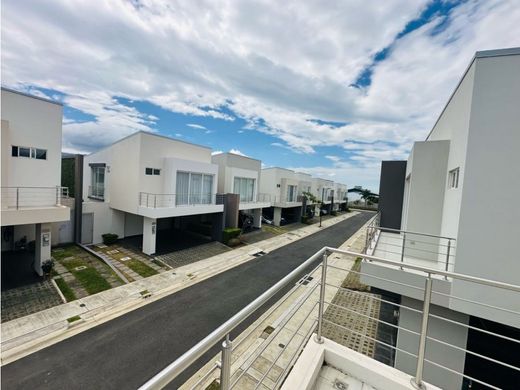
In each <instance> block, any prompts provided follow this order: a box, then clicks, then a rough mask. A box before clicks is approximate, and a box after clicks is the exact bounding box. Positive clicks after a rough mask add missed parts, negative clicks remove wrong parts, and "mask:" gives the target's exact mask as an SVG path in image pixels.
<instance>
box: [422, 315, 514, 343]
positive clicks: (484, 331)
mask: <svg viewBox="0 0 520 390" xmlns="http://www.w3.org/2000/svg"><path fill="white" fill-rule="evenodd" d="M430 317H433V318H437V319H439V320H444V321H447V322H450V323H452V324H456V325H460V326H463V327H466V328H468V329H472V330H476V331H479V332H482V333H485V334H488V335H490V336H495V337H498V338H501V339H504V340H507V341H511V342H513V343H517V344H520V340H517V339H514V338H512V337H508V336H504V335H502V334H498V333H494V332H491V331H489V330H486V329H482V328H478V327H476V326H472V325H468V324H463V323H462V322H458V321H455V320H451V319H449V318H445V317H441V316H438V315H435V314H431V313H430Z"/></svg>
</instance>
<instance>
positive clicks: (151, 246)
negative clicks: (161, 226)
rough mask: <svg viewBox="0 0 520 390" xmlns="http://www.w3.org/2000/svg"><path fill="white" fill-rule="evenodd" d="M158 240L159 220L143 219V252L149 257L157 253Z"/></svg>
mask: <svg viewBox="0 0 520 390" xmlns="http://www.w3.org/2000/svg"><path fill="white" fill-rule="evenodd" d="M156 238H157V220H156V219H155V218H148V217H143V252H144V253H146V254H147V255H153V254H154V253H155V241H156Z"/></svg>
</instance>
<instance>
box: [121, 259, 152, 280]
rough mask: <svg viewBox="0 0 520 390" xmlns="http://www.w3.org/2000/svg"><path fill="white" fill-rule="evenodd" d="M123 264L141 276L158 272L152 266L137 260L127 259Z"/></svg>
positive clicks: (145, 276)
mask: <svg viewBox="0 0 520 390" xmlns="http://www.w3.org/2000/svg"><path fill="white" fill-rule="evenodd" d="M124 264H125V265H126V266H127V267H128V268H130V269H131V270H132V271H134V272H135V273H137V274H139V275H141V276H142V277H143V278H147V277H149V276H153V275H157V274H158V272H157V271H156V270H154V269H153V268H152V267H149V266H147V265H146V264H145V263H143V262H141V261H139V260H134V259H132V260H127V261H125V263H124Z"/></svg>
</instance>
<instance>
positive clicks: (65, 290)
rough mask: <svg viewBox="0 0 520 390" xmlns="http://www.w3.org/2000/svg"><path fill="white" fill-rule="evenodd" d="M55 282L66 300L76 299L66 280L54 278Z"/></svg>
mask: <svg viewBox="0 0 520 390" xmlns="http://www.w3.org/2000/svg"><path fill="white" fill-rule="evenodd" d="M54 281H55V282H56V285H57V286H58V288H59V289H60V291H61V293H62V294H63V296H64V297H65V299H66V301H67V302H70V301H74V300H76V299H77V298H76V294H74V291H73V290H72V289H71V288H70V287H69V285H68V284H67V282H65V280H63V279H62V278H58V279H54Z"/></svg>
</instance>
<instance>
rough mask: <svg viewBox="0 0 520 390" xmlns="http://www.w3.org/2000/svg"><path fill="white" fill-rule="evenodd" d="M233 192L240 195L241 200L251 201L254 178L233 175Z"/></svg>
mask: <svg viewBox="0 0 520 390" xmlns="http://www.w3.org/2000/svg"><path fill="white" fill-rule="evenodd" d="M233 193H234V194H239V195H240V201H241V202H253V200H254V194H255V179H251V178H247V177H235V180H234V184H233Z"/></svg>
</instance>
